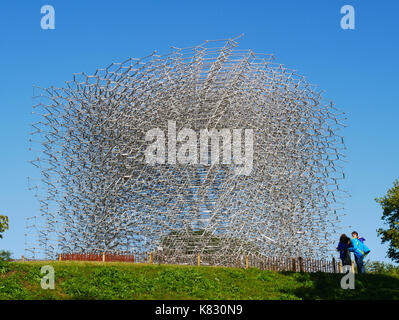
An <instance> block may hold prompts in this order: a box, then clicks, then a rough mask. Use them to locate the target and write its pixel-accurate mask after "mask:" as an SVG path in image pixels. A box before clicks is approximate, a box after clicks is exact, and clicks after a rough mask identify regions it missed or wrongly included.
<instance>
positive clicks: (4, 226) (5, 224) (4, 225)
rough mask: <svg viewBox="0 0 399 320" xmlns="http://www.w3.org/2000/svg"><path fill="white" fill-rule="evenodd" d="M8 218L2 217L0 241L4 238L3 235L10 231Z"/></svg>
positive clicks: (0, 220) (0, 218)
mask: <svg viewBox="0 0 399 320" xmlns="http://www.w3.org/2000/svg"><path fill="white" fill-rule="evenodd" d="M8 227H9V226H8V217H7V216H2V215H0V239H2V238H3V235H2V233H3V232H4V231H6V230H8Z"/></svg>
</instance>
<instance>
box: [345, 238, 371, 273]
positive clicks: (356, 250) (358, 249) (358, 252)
mask: <svg viewBox="0 0 399 320" xmlns="http://www.w3.org/2000/svg"><path fill="white" fill-rule="evenodd" d="M351 243H352V245H351V246H350V247H349V251H350V252H353V255H354V256H355V262H356V267H357V272H358V273H365V272H366V271H365V269H364V261H363V259H364V257H365V256H366V255H367V254H368V253H369V252H370V249H369V248H367V246H366V245H365V244H364V243H363V242H361V241H359V234H358V233H357V232H356V231H353V232H352V239H351Z"/></svg>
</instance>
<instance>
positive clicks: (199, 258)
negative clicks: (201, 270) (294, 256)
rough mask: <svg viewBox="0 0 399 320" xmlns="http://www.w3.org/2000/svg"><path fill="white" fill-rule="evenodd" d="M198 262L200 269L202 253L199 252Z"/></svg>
mask: <svg viewBox="0 0 399 320" xmlns="http://www.w3.org/2000/svg"><path fill="white" fill-rule="evenodd" d="M197 260H198V261H197V262H198V267H199V266H200V265H201V257H200V253H199V252H198V259H197Z"/></svg>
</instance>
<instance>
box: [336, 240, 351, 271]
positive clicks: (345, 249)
mask: <svg viewBox="0 0 399 320" xmlns="http://www.w3.org/2000/svg"><path fill="white" fill-rule="evenodd" d="M351 245H352V244H351V239H350V238H349V237H348V236H347V235H346V234H341V236H340V237H339V243H338V247H337V251H339V257H340V259H341V261H342V265H343V266H350V265H352V260H351V255H350V252H349V247H350V246H351Z"/></svg>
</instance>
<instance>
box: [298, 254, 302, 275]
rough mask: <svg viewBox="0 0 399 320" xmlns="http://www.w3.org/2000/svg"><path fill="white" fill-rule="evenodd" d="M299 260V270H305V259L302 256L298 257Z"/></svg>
mask: <svg viewBox="0 0 399 320" xmlns="http://www.w3.org/2000/svg"><path fill="white" fill-rule="evenodd" d="M298 262H299V272H303V259H302V257H299V258H298Z"/></svg>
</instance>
